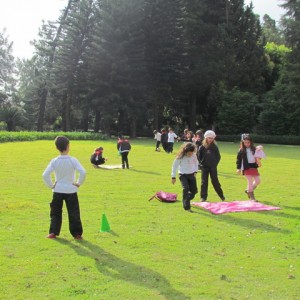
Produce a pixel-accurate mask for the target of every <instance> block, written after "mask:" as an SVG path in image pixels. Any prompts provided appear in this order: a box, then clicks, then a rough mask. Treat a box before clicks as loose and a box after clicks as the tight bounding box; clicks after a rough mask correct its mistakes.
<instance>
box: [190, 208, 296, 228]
mask: <svg viewBox="0 0 300 300" xmlns="http://www.w3.org/2000/svg"><path fill="white" fill-rule="evenodd" d="M194 209H198V210H201V208H199V207H194ZM253 212H255V213H258V212H257V211H253ZM253 212H244V213H247V214H249V213H253ZM261 212H262V211H260V213H261ZM242 213H243V212H236V213H231V215H229V214H226V215H225V214H222V215H214V214H211V213H209V212H208V213H207V214H203V216H205V217H208V218H211V219H214V220H217V221H225V222H227V223H231V224H234V225H238V226H241V227H245V228H247V229H250V230H253V229H260V230H263V231H268V232H277V233H284V234H290V233H291V231H289V230H286V229H281V228H278V227H276V226H273V225H270V224H266V223H263V222H260V221H257V220H253V219H240V218H238V217H234V216H233V215H232V214H242ZM267 213H269V214H270V212H269V211H268V212H265V214H267ZM271 214H272V213H271Z"/></svg>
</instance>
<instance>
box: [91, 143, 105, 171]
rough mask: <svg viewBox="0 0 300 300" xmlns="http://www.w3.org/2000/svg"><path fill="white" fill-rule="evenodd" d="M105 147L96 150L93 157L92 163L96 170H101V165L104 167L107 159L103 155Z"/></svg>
mask: <svg viewBox="0 0 300 300" xmlns="http://www.w3.org/2000/svg"><path fill="white" fill-rule="evenodd" d="M103 150H104V149H103V147H99V148H96V149H95V151H94V153H93V154H92V155H91V158H90V161H91V163H92V165H93V166H94V168H99V166H100V165H103V164H104V163H105V161H107V158H104V157H103V156H102V155H103Z"/></svg>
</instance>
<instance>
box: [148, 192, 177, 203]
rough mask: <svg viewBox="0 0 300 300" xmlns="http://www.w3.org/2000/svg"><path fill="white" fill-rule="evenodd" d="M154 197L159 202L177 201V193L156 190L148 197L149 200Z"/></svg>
mask: <svg viewBox="0 0 300 300" xmlns="http://www.w3.org/2000/svg"><path fill="white" fill-rule="evenodd" d="M154 198H155V199H157V200H159V201H161V202H168V203H171V202H176V201H177V194H174V193H168V192H163V191H159V192H156V193H155V194H154V195H153V196H152V197H151V198H150V199H149V201H151V200H152V199H154Z"/></svg>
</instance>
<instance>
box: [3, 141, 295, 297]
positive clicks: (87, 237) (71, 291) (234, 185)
mask: <svg viewBox="0 0 300 300" xmlns="http://www.w3.org/2000/svg"><path fill="white" fill-rule="evenodd" d="M154 144H155V142H154V141H153V140H133V141H132V151H131V153H130V155H129V162H130V165H132V169H129V170H121V169H117V170H101V169H94V168H92V166H91V165H90V163H89V156H90V154H91V152H92V151H93V149H94V148H96V147H97V146H103V147H104V154H105V155H104V156H107V157H108V158H109V160H108V162H107V164H120V157H119V156H118V155H117V149H116V144H115V141H101V142H100V143H99V142H97V141H71V152H70V154H71V155H72V156H75V157H77V158H78V159H79V160H80V161H81V163H82V164H83V165H84V167H85V168H86V170H87V179H86V182H85V183H84V185H83V186H82V187H81V188H80V190H79V201H80V205H81V216H82V222H83V226H84V235H83V236H84V240H83V241H74V240H73V239H72V237H71V235H70V233H69V231H68V220H67V215H66V211H65V209H64V219H63V227H62V232H61V235H60V237H59V238H58V239H57V240H54V241H53V240H48V239H46V238H45V236H46V235H47V233H48V228H49V202H50V201H51V195H52V192H51V190H49V189H48V188H47V187H46V186H45V185H44V183H43V182H42V177H41V175H42V172H43V171H44V169H45V167H46V166H47V164H48V162H49V161H50V159H51V158H53V157H55V156H57V151H56V149H55V147H54V143H53V141H34V142H14V143H4V144H0V154H1V169H0V182H1V193H0V203H1V206H0V221H1V222H0V224H1V228H2V230H1V235H0V243H1V264H0V276H1V281H0V288H1V291H2V294H1V299H22V300H23V299H80V300H81V299H110V300H111V299H134V300H135V299H169V300H173V299H175V300H176V299H231V300H232V299H238V300H240V299H278V300H279V299H280V300H281V299H299V294H300V285H299V279H300V271H299V268H300V251H299V238H300V233H299V232H300V221H299V220H300V202H299V200H300V198H299V176H298V172H299V169H300V164H299V161H300V151H299V150H300V148H299V146H278V145H264V146H265V151H266V153H267V156H268V158H267V159H265V160H263V161H262V162H263V167H262V168H261V170H260V173H261V179H262V183H261V186H260V187H259V188H258V189H257V192H256V196H257V198H258V199H259V200H260V201H261V202H263V203H266V204H270V205H275V206H280V207H281V208H282V209H281V210H278V211H268V212H245V213H231V214H224V215H212V214H210V213H209V212H207V211H204V210H202V209H197V208H195V209H194V210H195V211H196V213H194V214H190V213H187V212H185V211H184V210H183V209H182V204H181V201H178V202H176V203H174V204H165V203H160V202H158V201H157V200H153V201H151V202H148V199H149V198H150V196H152V195H153V194H154V193H155V192H156V191H158V190H165V191H170V192H176V193H178V194H179V199H181V187H180V184H179V181H177V183H176V185H175V186H173V185H172V184H171V178H170V177H171V176H170V173H171V165H172V162H173V159H174V154H172V155H171V154H166V153H163V152H161V153H158V152H155V151H154ZM178 147H179V144H176V148H178ZM219 148H220V151H221V155H222V159H221V162H220V165H219V168H218V170H219V179H220V182H221V184H222V187H223V189H224V192H225V196H226V199H227V200H243V199H245V194H244V189H245V185H246V180H245V178H243V177H242V176H238V175H236V174H235V157H236V152H237V148H238V145H237V144H233V143H225V142H224V143H221V142H220V143H219ZM197 180H198V186H200V174H199V175H198V177H197ZM198 197H199V194H198V195H197V199H198ZM209 201H218V197H217V195H216V194H215V192H214V191H213V190H212V189H211V184H210V186H209ZM103 213H105V214H106V216H107V219H108V221H109V224H110V227H111V231H110V232H103V233H101V232H100V227H101V217H102V214H103Z"/></svg>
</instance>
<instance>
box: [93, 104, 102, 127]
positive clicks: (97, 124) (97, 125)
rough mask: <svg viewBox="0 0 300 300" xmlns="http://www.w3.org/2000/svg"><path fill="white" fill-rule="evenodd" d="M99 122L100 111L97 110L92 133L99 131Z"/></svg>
mask: <svg viewBox="0 0 300 300" xmlns="http://www.w3.org/2000/svg"><path fill="white" fill-rule="evenodd" d="M100 120H101V114H100V110H99V109H97V110H96V111H95V123H94V131H95V132H98V131H99V129H100Z"/></svg>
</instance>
